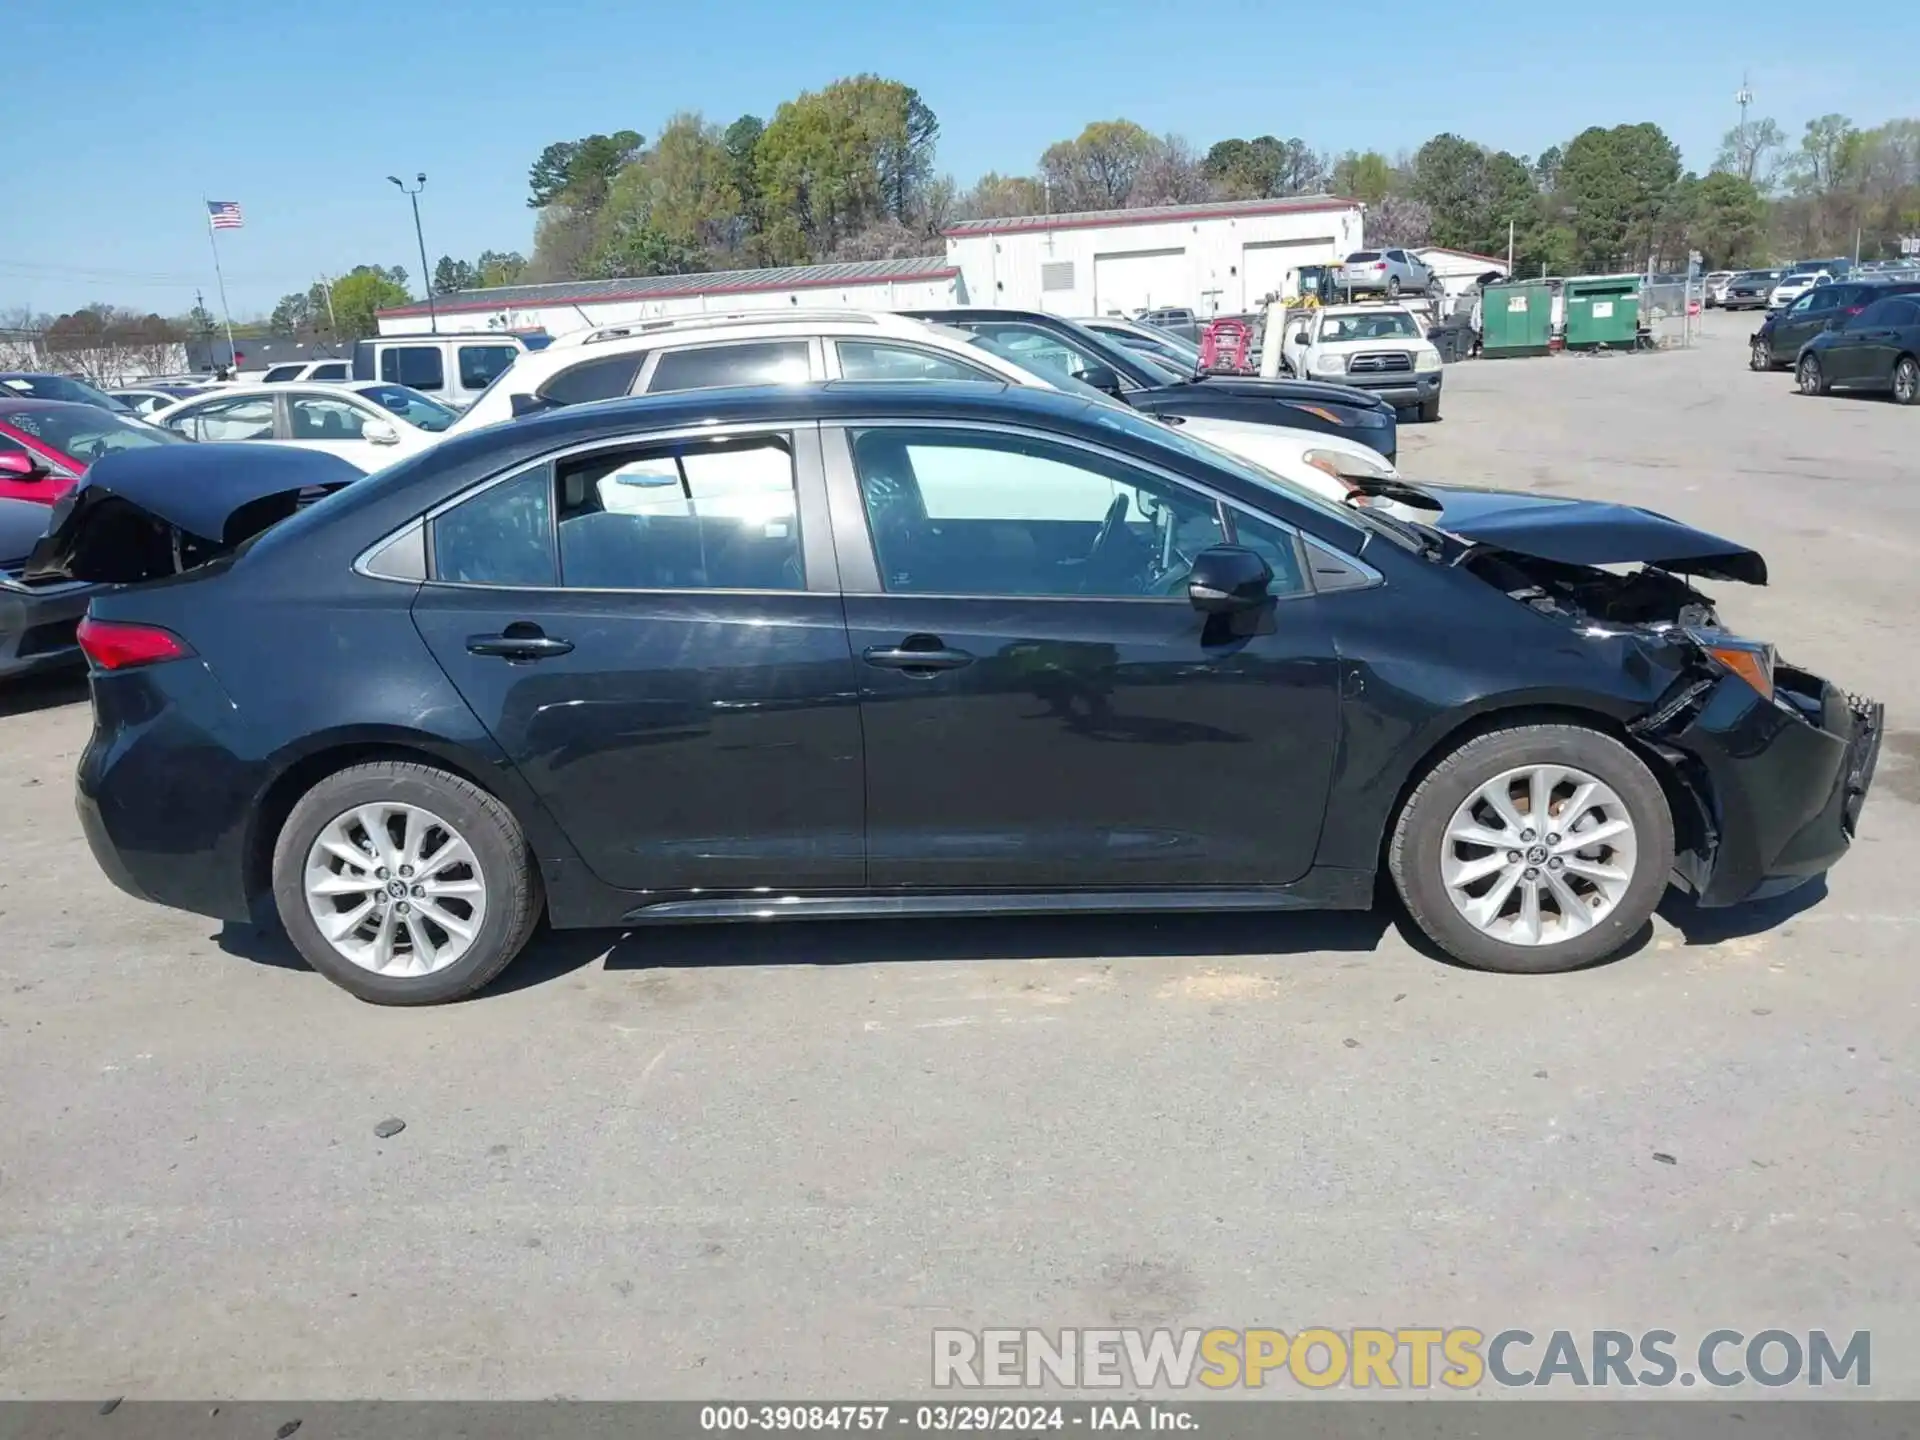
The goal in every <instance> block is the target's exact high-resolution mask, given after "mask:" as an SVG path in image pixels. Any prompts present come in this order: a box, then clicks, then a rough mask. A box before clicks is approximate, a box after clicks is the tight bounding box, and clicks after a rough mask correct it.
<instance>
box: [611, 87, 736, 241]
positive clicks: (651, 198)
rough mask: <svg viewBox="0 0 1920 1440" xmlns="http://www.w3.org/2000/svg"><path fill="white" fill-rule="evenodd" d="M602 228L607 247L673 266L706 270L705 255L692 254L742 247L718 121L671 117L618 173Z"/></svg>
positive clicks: (691, 116)
mask: <svg viewBox="0 0 1920 1440" xmlns="http://www.w3.org/2000/svg"><path fill="white" fill-rule="evenodd" d="M600 227H601V235H602V242H601V243H602V247H603V248H608V249H611V250H613V251H617V252H618V253H620V254H621V255H623V256H627V257H632V256H634V255H646V254H657V255H660V256H662V257H671V260H672V263H673V264H674V267H675V271H676V272H677V271H682V270H686V269H690V268H692V269H706V268H709V267H708V266H707V264H706V263H705V262H704V261H702V262H701V263H698V264H696V263H695V262H694V258H693V257H695V256H705V255H707V254H709V253H713V252H730V251H732V250H735V249H737V248H738V247H739V245H740V244H741V242H742V241H743V240H744V238H745V221H744V217H743V216H742V214H741V208H740V192H739V189H738V188H737V187H736V186H735V184H734V163H733V157H732V156H731V155H730V154H729V153H728V152H727V147H726V142H725V139H724V137H723V136H722V133H721V131H720V129H719V127H718V126H714V125H709V124H707V123H706V122H705V121H703V120H702V119H701V118H700V117H699V116H698V115H695V114H691V113H683V114H679V115H675V116H674V117H673V118H672V119H671V120H669V121H668V122H667V126H666V128H665V129H664V130H662V131H661V132H660V138H659V139H658V140H657V141H655V142H654V145H653V147H652V148H651V149H650V150H648V151H646V152H645V153H644V154H643V155H641V156H640V157H639V158H638V159H636V160H635V161H634V162H633V163H632V164H630V165H628V166H627V168H626V169H624V170H622V171H621V172H620V174H619V175H618V177H616V178H615V180H614V182H613V185H612V187H611V188H610V189H609V190H608V192H607V203H606V205H605V207H604V209H603V210H602V212H601V217H600ZM643 236H652V237H657V239H656V238H644V239H643V238H640V237H643ZM611 263H612V262H610V261H609V259H608V258H607V257H606V256H604V255H597V256H596V257H595V259H594V260H593V262H592V263H591V268H592V269H593V270H594V271H595V272H596V273H602V274H604V273H606V272H607V271H608V269H609V268H610V264H611ZM622 263H624V262H622ZM615 273H621V274H629V275H632V274H645V273H648V272H646V271H635V270H624V271H620V270H616V272H615Z"/></svg>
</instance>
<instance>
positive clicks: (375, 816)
mask: <svg viewBox="0 0 1920 1440" xmlns="http://www.w3.org/2000/svg"><path fill="white" fill-rule="evenodd" d="M304 888H305V891H306V899H307V911H308V913H309V914H310V915H311V916H312V917H313V923H314V926H315V927H316V928H317V929H318V930H319V932H320V935H321V938H322V939H324V940H325V941H326V942H327V944H328V945H330V946H332V947H333V949H334V951H335V952H336V953H338V954H339V955H340V957H341V958H342V959H344V960H347V961H349V962H350V963H352V964H354V965H357V966H359V967H360V968H361V969H363V970H370V971H372V972H373V973H374V974H376V975H393V976H417V975H431V974H434V973H435V972H437V971H440V970H444V969H446V968H447V967H448V966H449V965H452V964H453V963H454V962H455V961H457V960H459V959H460V957H461V956H462V955H464V954H466V953H467V950H468V949H469V948H470V947H471V946H472V944H473V942H474V937H475V936H476V935H478V934H479V933H480V927H481V924H482V922H483V921H484V920H485V919H486V914H487V887H486V881H485V880H484V879H483V878H482V876H481V874H480V865H479V861H478V859H477V857H476V856H475V855H474V852H473V847H472V846H470V845H469V844H468V843H467V841H466V839H465V837H463V836H462V835H461V834H460V832H459V831H457V830H455V829H454V828H453V826H451V825H449V824H448V823H447V822H446V821H445V820H443V819H441V818H440V817H439V816H438V815H435V814H433V813H432V812H431V811H428V810H423V809H421V808H419V807H418V806H415V805H399V804H370V805H357V806H355V807H354V808H353V809H351V810H349V811H347V812H345V813H344V814H342V815H338V816H336V817H335V818H334V819H333V820H332V821H330V822H329V823H328V824H327V825H326V826H324V827H323V828H322V829H321V831H320V833H319V835H318V836H316V837H315V839H314V842H313V844H312V845H311V846H310V847H309V848H308V850H307V863H306V870H305V876H304Z"/></svg>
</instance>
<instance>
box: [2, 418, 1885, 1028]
mask: <svg viewBox="0 0 1920 1440" xmlns="http://www.w3.org/2000/svg"><path fill="white" fill-rule="evenodd" d="M234 451H239V452H241V454H240V455H238V456H235V455H233V454H232V452H234ZM326 458H327V457H317V456H312V455H308V454H303V453H301V452H296V451H287V452H285V454H284V455H281V456H275V455H270V454H265V453H262V447H246V446H219V445H212V446H208V445H202V446H194V447H186V446H182V447H177V448H170V449H161V450H154V451H149V452H142V453H129V454H126V455H118V456H111V457H109V458H107V459H105V460H102V461H101V462H99V463H98V464H97V465H95V466H94V467H93V469H92V471H91V472H90V473H89V475H88V477H87V479H86V481H85V482H84V483H83V484H82V486H81V487H80V489H79V491H78V492H76V495H75V496H74V497H73V498H72V499H70V500H68V501H65V502H63V503H62V505H61V506H60V507H59V514H58V515H57V517H56V522H55V526H54V529H53V532H52V533H51V534H50V535H49V536H48V538H47V539H46V540H45V541H43V542H42V544H41V546H40V547H39V548H38V549H37V550H36V552H35V563H34V570H35V572H36V573H50V574H63V575H68V576H74V577H78V578H93V579H96V580H113V581H137V580H141V579H152V578H155V577H166V578H164V579H163V580H162V581H161V583H153V584H145V585H141V584H128V585H124V586H120V587H117V588H114V589H111V590H105V591H103V592H102V593H101V594H100V595H99V596H98V598H96V599H95V600H94V602H93V605H92V608H91V610H90V612H89V615H88V619H87V621H86V623H85V624H84V625H83V627H82V629H81V636H80V639H81V644H82V646H83V648H84V649H85V650H86V652H87V655H88V657H89V659H90V660H91V662H92V668H93V705H94V720H95V725H94V730H93V733H92V736H91V738H90V739H89V741H88V744H87V747H86V750H85V752H84V753H83V755H82V757H81V760H80V764H79V774H78V794H79V805H80V812H81V819H82V822H83V825H84V828H85V831H86V834H87V837H88V840H89V842H90V844H91V846H92V849H93V852H94V854H95V856H96V857H97V858H98V860H99V862H100V863H101V865H102V866H103V867H104V868H105V869H106V871H107V873H108V874H109V875H110V876H111V877H112V878H113V879H114V880H115V882H116V883H118V884H119V885H120V886H121V887H122V888H124V889H126V890H128V891H129V892H131V893H133V894H134V895H137V896H142V897H145V898H147V899H150V900H153V901H156V902H158V903H161V904H165V905H171V906H176V907H179V908H181V909H185V910H189V911H195V912H198V913H202V914H206V915H211V916H216V917H221V918H225V919H230V920H235V921H245V920H248V919H249V918H252V917H256V916H264V915H277V917H278V919H279V921H280V922H281V923H282V924H284V926H285V927H286V930H287V932H288V933H289V934H290V935H291V937H292V938H293V941H294V943H295V944H296V945H297V946H298V947H299V949H300V951H301V953H302V954H304V955H305V956H306V957H307V959H308V960H310V961H311V962H312V964H313V965H314V966H315V968H317V969H319V970H320V971H322V972H323V973H325V974H326V975H327V976H329V977H330V978H332V979H333V980H335V981H337V982H338V983H340V984H341V985H342V986H344V987H345V988H347V989H348V990H350V991H352V992H353V993H354V994H356V995H359V996H361V997H363V998H365V999H369V1000H374V1001H380V1002H385V1003H396V1004H417V1003H430V1002H434V1001H441V1000H448V999H452V998H454V997H456V996H460V995H463V994H466V993H468V992H470V991H473V990H475V989H477V988H479V987H480V986H483V985H485V984H486V983H487V982H488V981H489V980H491V979H492V978H493V977H494V976H495V975H496V974H498V973H499V971H500V970H501V969H502V968H503V967H504V966H506V964H507V963H508V962H509V961H510V960H512V958H513V957H514V955H515V954H516V953H517V952H518V951H519V950H520V949H521V947H522V946H523V945H524V944H525V942H526V940H527V937H528V935H529V934H530V933H531V931H532V929H533V927H534V924H535V922H536V920H537V919H538V918H539V917H540V915H541V914H542V913H544V914H545V915H546V916H547V917H548V918H549V919H550V920H551V921H552V923H553V924H554V925H556V926H612V925H631V924H639V923H643V922H648V921H671V920H719V919H740V918H756V919H761V918H778V917H796V918H797V917H807V916H861V915H886V916H954V915H981V914H996V913H998V914H1004V913H1036V912H1059V911H1085V910H1095V909H1098V910H1116V911H1134V912H1145V913H1165V912H1169V911H1182V910H1185V911H1217V910H1223V909H1232V910H1285V909H1296V908H1306V907H1316V906H1317V907H1336V908H1361V907H1366V906H1368V905H1370V904H1372V902H1373V899H1374V895H1375V884H1376V879H1377V877H1378V876H1379V874H1380V873H1381V872H1382V870H1384V871H1385V872H1386V873H1387V874H1388V875H1390V876H1391V878H1392V880H1393V882H1394V884H1395V885H1396V886H1397V888H1398V890H1399V893H1400V895H1401V896H1402V897H1404V900H1405V903H1406V906H1407V909H1408V911H1409V913H1410V914H1411V916H1412V918H1413V920H1414V922H1415V923H1416V924H1417V925H1418V926H1419V927H1420V928H1421V929H1422V930H1423V931H1424V932H1425V933H1426V934H1427V935H1428V936H1429V937H1431V938H1432V940H1433V941H1434V942H1435V943H1437V944H1438V945H1439V946H1441V947H1442V948H1443V949H1444V950H1446V951H1447V952H1448V953H1449V954H1451V955H1454V956H1456V957H1458V958H1460V959H1461V960H1463V961H1465V962H1467V963H1469V964H1472V965H1477V966H1482V967H1486V968H1489V969H1494V970H1505V971H1521V972H1539V971H1554V970H1561V969H1565V968H1568V967H1571V966H1577V965H1582V964H1586V963H1589V962H1592V961H1595V960H1598V959H1600V958H1602V957H1605V956H1608V955H1611V954H1613V953H1615V952H1616V951H1618V950H1619V949H1621V947H1622V946H1623V945H1625V944H1626V943H1627V942H1628V941H1629V939H1630V938H1631V937H1633V936H1634V935H1635V934H1636V932H1638V931H1639V930H1640V929H1641V928H1642V927H1643V926H1644V925H1645V923H1646V921H1647V917H1648V916H1649V915H1650V913H1651V912H1652V910H1653V908H1654V905H1655V903H1656V902H1657V901H1658V900H1659V899H1660V897H1661V896H1662V894H1663V893H1664V892H1665V891H1666V889H1667V886H1668V884H1669V882H1670V880H1673V879H1676V878H1677V879H1678V880H1679V882H1680V883H1681V884H1683V885H1685V886H1686V887H1687V888H1689V889H1690V890H1692V891H1693V892H1695V893H1696V894H1697V895H1698V896H1699V897H1700V900H1701V901H1702V903H1704V904H1708V905H1724V904H1729V903H1732V902H1735V901H1738V900H1741V899H1744V898H1746V897H1749V896H1753V895H1756V894H1764V893H1769V892H1774V891H1779V890H1784V889H1788V888H1791V887H1792V886H1794V885H1796V884H1798V883H1800V882H1802V881H1804V880H1806V879H1807V878H1809V877H1811V876H1813V875H1816V874H1818V873H1820V872H1821V871H1823V870H1825V869H1826V868H1827V867H1828V866H1829V865H1831V864H1832V863H1833V862H1834V861H1835V860H1836V859H1838V858H1839V856H1840V855H1841V854H1842V853H1843V852H1844V851H1845V850H1846V849H1847V847H1848V844H1849V841H1850V838H1851V836H1852V834H1853V832H1854V826H1855V824H1856V822H1857V820H1858V817H1859V814H1860V808H1861V805H1862V802H1863V800H1864V797H1865V794H1866V791H1867V787H1868V784H1869V781H1870V778H1871V775H1872V771H1873V765H1874V760H1875V756H1876V754H1877V749H1878V744H1879V735H1880V724H1881V712H1880V708H1879V707H1878V706H1877V705H1873V704H1870V703H1867V702H1863V701H1859V700H1854V699H1850V698H1849V697H1848V696H1846V695H1845V694H1843V693H1842V692H1841V691H1840V690H1839V689H1837V688H1836V687H1834V686H1833V685H1831V684H1829V683H1828V682H1826V681H1824V680H1822V679H1819V678H1818V677H1816V676H1814V675H1811V674H1809V673H1807V672H1805V671H1803V670H1799V669H1796V668H1794V667H1792V666H1790V665H1787V664H1785V663H1783V662H1777V661H1776V660H1775V658H1774V655H1773V652H1772V650H1771V648H1770V647H1768V646H1767V645H1764V644H1761V643H1758V642H1755V641H1750V640H1744V639H1740V638H1737V637H1735V636H1733V635H1730V634H1728V633H1726V632H1725V631H1724V630H1723V629H1722V628H1721V627H1720V625H1719V622H1718V621H1717V619H1716V618H1715V613H1714V610H1713V606H1712V602H1711V601H1710V600H1709V599H1708V598H1707V597H1706V596H1705V595H1703V594H1702V593H1700V592H1699V591H1698V590H1696V589H1695V588H1694V587H1693V585H1692V584H1691V583H1689V581H1688V580H1686V579H1683V578H1681V577H1682V575H1683V574H1686V575H1690V576H1692V577H1714V578H1718V579H1723V580H1729V581H1737V582H1745V583H1763V582H1764V581H1765V579H1766V566H1765V562H1764V561H1763V560H1762V559H1761V558H1760V557H1759V556H1758V555H1756V554H1754V553H1753V552H1752V551H1750V550H1747V549H1744V548H1742V547H1741V546H1739V545H1736V544H1733V543H1731V542H1728V541H1725V540H1721V539H1719V538H1717V537H1715V536H1712V535H1708V534H1704V533H1702V532H1700V531H1697V530H1693V529H1690V528H1688V527H1686V526H1684V525H1681V524H1679V523H1677V522H1675V521H1672V520H1668V519H1665V518H1663V517H1661V516H1658V515H1654V514H1652V513H1650V512H1647V511H1643V510H1636V509H1629V508H1626V507H1621V506H1614V505H1603V504H1594V503H1590V502H1582V501H1570V500H1565V499H1560V498H1550V497H1542V496H1524V495H1502V494H1499V493H1497V492H1487V491H1473V490H1465V489H1453V490H1448V491H1447V492H1446V493H1445V497H1444V500H1443V501H1433V502H1430V503H1432V504H1435V505H1438V504H1444V507H1445V508H1444V512H1443V516H1442V518H1443V519H1444V522H1445V528H1435V527H1432V526H1426V525H1419V524H1413V523H1408V522H1404V521H1399V520H1393V519H1388V518H1384V517H1382V516H1380V515H1375V514H1370V513H1369V512H1368V511H1367V510H1365V509H1358V508H1350V507H1348V506H1346V505H1340V504H1335V503H1332V502H1330V501H1324V500H1321V499H1318V498H1317V497H1315V496H1314V495H1311V494H1308V493H1306V492H1303V491H1297V490H1292V489H1289V488H1285V487H1284V485H1283V482H1280V481H1278V480H1276V479H1275V478H1274V477H1273V476H1271V475H1270V474H1268V473H1267V472H1265V471H1262V470H1258V469H1255V468H1253V467H1250V466H1247V465H1245V464H1242V463H1241V462H1239V461H1237V460H1236V459H1234V458H1233V457H1232V456H1230V455H1228V454H1226V453H1225V452H1223V451H1220V450H1217V449H1215V448H1213V447H1211V446H1208V445H1205V444H1202V443H1199V442H1196V441H1194V440H1191V439H1190V438H1187V437H1186V436H1185V435H1183V433H1182V432H1181V431H1179V430H1178V429H1175V428H1171V427H1168V426H1166V425H1162V424H1158V423H1154V422H1152V421H1150V420H1147V419H1145V418H1144V417H1138V416H1135V415H1132V414H1130V413H1129V412H1127V411H1126V410H1124V409H1120V408H1118V407H1114V406H1111V405H1107V404H1105V403H1102V402H1095V401H1089V400H1086V399H1083V398H1080V397H1076V396H1072V395H1065V394H1060V393H1056V392H1051V391H1042V390H1038V389H1006V390H1003V389H1000V388H997V387H993V386H989V385H985V384H969V385H951V386H949V385H937V384H912V385H899V384H894V385H886V384H874V385H847V384H829V385H825V386H802V387H790V388H780V389H740V390H727V391H706V392H698V391H695V392H686V393H681V394H672V395H663V396H653V397H647V398H642V399H633V400H618V401H610V402H606V403H602V404H589V405H580V406H575V407H569V408H567V409H564V410H559V411H554V412H550V413H547V414H541V415H535V416H531V417H527V418H524V419H522V420H520V421H517V422H515V423H513V424H510V425H499V426H493V427H490V428H487V429H484V430H480V431H477V432H475V433H473V434H471V435H468V436H463V437H460V438H457V439H455V440H452V441H450V442H448V443H446V444H444V445H441V446H439V447H437V448H435V449H432V450H428V451H426V452H423V453H422V454H420V455H418V456H415V457H413V458H411V459H408V460H405V461H403V462H401V463H399V464H397V465H394V466H392V467H390V468H388V469H386V470H384V471H381V472H378V473H376V474H374V475H372V476H369V477H366V478H364V479H358V480H354V481H353V483H351V484H347V483H344V482H345V481H346V480H347V479H348V478H349V477H348V476H347V475H346V474H344V473H328V472H326V471H325V470H323V469H321V468H318V462H320V461H323V460H325V459H326ZM276 477H277V478H276ZM188 479H191V480H192V481H193V482H194V483H192V484H184V483H182V482H183V481H184V480H188ZM1396 488H1397V491H1398V493H1399V495H1400V498H1401V499H1402V500H1403V501H1410V500H1413V499H1418V498H1419V495H1420V493H1421V492H1419V491H1416V490H1415V489H1414V488H1413V487H1410V486H1399V487H1396ZM321 496H324V498H317V497H321ZM262 527H266V528H264V530H263V528H262ZM1636 561H1637V562H1643V566H1642V567H1639V568H1627V569H1624V570H1623V571H1620V572H1616V571H1610V570H1604V569H1600V568H1597V567H1600V566H1608V565H1611V566H1621V567H1626V566H1630V565H1631V564H1632V562H1636ZM176 572H183V573H176Z"/></svg>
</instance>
